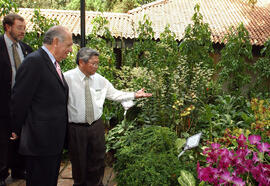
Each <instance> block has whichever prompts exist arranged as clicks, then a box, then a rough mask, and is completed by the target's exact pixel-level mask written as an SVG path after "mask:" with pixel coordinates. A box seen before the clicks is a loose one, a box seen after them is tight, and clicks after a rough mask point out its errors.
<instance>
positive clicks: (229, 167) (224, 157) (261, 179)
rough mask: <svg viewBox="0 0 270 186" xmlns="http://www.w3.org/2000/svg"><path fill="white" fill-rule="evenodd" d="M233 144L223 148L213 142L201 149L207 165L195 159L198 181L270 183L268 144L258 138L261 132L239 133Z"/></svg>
mask: <svg viewBox="0 0 270 186" xmlns="http://www.w3.org/2000/svg"><path fill="white" fill-rule="evenodd" d="M232 138H234V139H236V140H237V145H238V146H237V147H236V148H222V145H221V144H219V143H212V144H211V146H210V147H207V148H205V149H204V151H203V154H204V155H205V156H206V166H205V167H202V166H200V163H199V162H198V163H197V173H198V178H199V179H200V181H204V182H207V183H209V184H212V185H237V186H245V185H255V184H258V185H259V186H265V185H270V163H269V159H270V144H269V143H264V142H262V141H261V136H258V135H250V136H249V137H248V140H247V138H246V137H245V136H244V135H243V134H241V135H240V136H239V137H238V138H237V137H235V136H232Z"/></svg>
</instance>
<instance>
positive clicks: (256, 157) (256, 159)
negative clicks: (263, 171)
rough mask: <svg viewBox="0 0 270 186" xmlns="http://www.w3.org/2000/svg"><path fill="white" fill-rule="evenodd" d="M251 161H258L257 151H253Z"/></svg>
mask: <svg viewBox="0 0 270 186" xmlns="http://www.w3.org/2000/svg"><path fill="white" fill-rule="evenodd" d="M252 161H253V162H254V163H257V162H259V161H260V160H259V158H258V153H257V152H253V157H252Z"/></svg>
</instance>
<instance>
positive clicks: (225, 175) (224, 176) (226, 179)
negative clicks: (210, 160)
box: [220, 171, 233, 183]
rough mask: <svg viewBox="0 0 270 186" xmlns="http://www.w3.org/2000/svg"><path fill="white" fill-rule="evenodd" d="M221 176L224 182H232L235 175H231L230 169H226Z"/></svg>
mask: <svg viewBox="0 0 270 186" xmlns="http://www.w3.org/2000/svg"><path fill="white" fill-rule="evenodd" d="M220 178H221V179H222V180H224V182H223V183H230V182H232V180H233V177H232V176H231V175H230V172H229V171H225V172H223V173H222V174H221V175H220Z"/></svg>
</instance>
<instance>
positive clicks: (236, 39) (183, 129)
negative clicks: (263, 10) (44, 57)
mask: <svg viewBox="0 0 270 186" xmlns="http://www.w3.org/2000/svg"><path fill="white" fill-rule="evenodd" d="M6 7H7V8H6V10H9V9H10V8H12V7H14V6H6ZM1 12H2V13H3V11H1ZM6 12H8V11H5V12H4V14H5V13H6ZM194 12H195V13H194V16H193V17H192V21H193V24H191V25H188V26H187V28H186V30H185V35H184V38H183V41H182V42H181V43H180V44H179V43H178V42H177V41H176V40H175V35H174V33H173V31H171V30H170V28H169V27H167V28H166V29H165V31H164V32H163V33H162V34H161V37H160V41H155V40H153V35H154V33H153V29H152V27H151V21H150V20H147V19H144V20H143V21H141V22H140V23H139V27H138V28H137V31H138V33H139V37H138V39H137V40H135V42H134V45H133V47H132V48H123V49H122V57H123V61H122V66H121V69H117V68H116V58H115V54H114V52H113V46H114V45H113V43H114V42H115V40H114V38H113V37H112V36H111V34H110V32H109V30H108V28H106V24H107V23H108V21H107V20H106V19H104V18H103V17H97V18H95V20H94V21H93V25H94V29H93V31H92V33H91V34H90V35H89V36H88V37H87V46H89V47H92V48H95V49H97V50H98V51H99V52H100V53H101V56H100V63H101V65H100V67H99V73H101V74H102V75H104V76H105V77H106V78H107V79H109V80H110V81H111V82H112V83H113V84H114V85H115V87H116V88H118V89H123V90H127V91H135V90H138V89H140V88H141V87H145V88H146V90H147V92H152V93H153V97H151V98H150V99H141V100H138V101H137V103H136V106H134V107H133V108H131V109H130V110H128V111H127V115H126V116H123V113H124V109H123V108H122V106H121V104H119V103H113V102H110V101H108V102H106V105H105V107H104V115H103V119H104V121H105V122H106V125H107V128H108V129H110V130H108V131H107V133H106V139H107V151H109V152H112V154H114V155H115V156H114V157H115V160H114V162H113V165H114V169H115V171H116V172H117V173H118V174H117V175H116V180H117V182H118V185H175V184H176V183H177V182H178V183H179V184H181V185H198V184H200V185H207V184H213V185H215V184H224V185H226V184H227V185H228V184H231V185H232V184H238V185H244V184H246V185H258V184H261V185H269V184H270V180H269V178H270V175H269V172H270V165H269V164H270V163H269V162H270V156H269V153H270V145H269V143H270V130H269V128H270V100H269V88H270V87H269V82H270V81H269V80H270V79H269V78H270V72H269V69H270V66H269V64H270V49H269V46H270V40H269V41H267V42H266V43H265V45H264V48H263V49H262V50H261V56H260V57H259V58H254V56H253V53H252V50H251V49H252V46H251V44H250V41H249V34H248V32H247V30H246V28H245V27H244V26H243V25H242V24H241V25H239V27H238V28H236V29H233V28H232V30H231V32H230V34H228V35H226V36H225V38H224V39H226V41H227V42H226V44H225V46H224V47H223V48H222V49H221V51H219V50H215V49H214V48H213V45H212V42H211V39H210V35H211V32H210V30H209V27H208V25H207V24H206V23H204V22H203V17H202V15H201V14H200V11H199V6H198V5H196V6H195V8H194ZM45 20H46V19H45V18H44V17H42V16H41V15H40V14H39V12H38V11H36V14H35V15H34V16H33V19H32V21H33V24H34V25H35V27H34V28H35V30H34V31H33V32H31V33H27V37H26V38H25V41H26V42H28V43H30V44H31V45H32V46H33V47H34V48H37V47H39V46H40V45H41V41H42V33H44V31H46V29H48V28H49V26H50V25H52V24H57V22H56V21H55V20H47V21H45ZM101 30H103V31H104V34H103V37H98V36H97V33H99V32H100V31H101ZM37 36H38V37H37ZM108 42H110V43H111V45H108V44H107V43H108ZM77 48H78V46H75V45H74V53H73V54H72V55H70V56H69V58H68V59H67V60H66V61H65V62H64V63H62V69H63V70H64V71H66V70H69V69H71V68H74V67H75V63H74V56H75V54H76V51H77ZM213 54H215V55H220V61H218V62H217V63H214V61H213V59H212V57H211V56H212V55H213ZM247 85H248V86H247ZM199 132H202V139H201V143H200V145H199V147H197V148H194V149H192V150H187V151H186V152H185V153H184V154H183V155H182V156H181V157H179V159H177V154H178V153H180V152H181V151H182V150H183V147H184V144H185V141H186V138H188V137H190V136H192V135H194V134H196V133H199Z"/></svg>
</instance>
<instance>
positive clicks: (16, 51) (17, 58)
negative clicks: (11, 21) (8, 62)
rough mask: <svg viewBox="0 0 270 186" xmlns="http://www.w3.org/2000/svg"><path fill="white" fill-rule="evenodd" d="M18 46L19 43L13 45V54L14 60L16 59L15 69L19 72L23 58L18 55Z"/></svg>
mask: <svg viewBox="0 0 270 186" xmlns="http://www.w3.org/2000/svg"><path fill="white" fill-rule="evenodd" d="M17 48H18V45H17V43H13V44H12V52H13V59H14V62H15V67H16V70H18V68H19V66H20V64H21V58H20V56H19V54H18V50H17Z"/></svg>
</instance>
